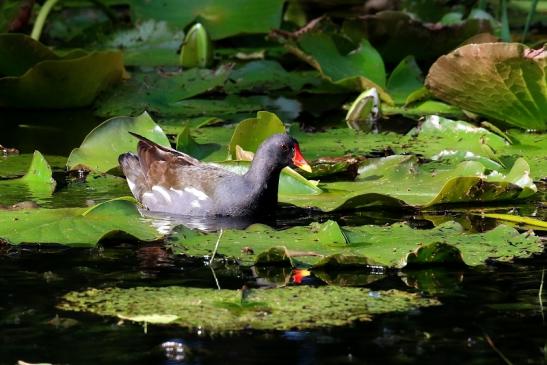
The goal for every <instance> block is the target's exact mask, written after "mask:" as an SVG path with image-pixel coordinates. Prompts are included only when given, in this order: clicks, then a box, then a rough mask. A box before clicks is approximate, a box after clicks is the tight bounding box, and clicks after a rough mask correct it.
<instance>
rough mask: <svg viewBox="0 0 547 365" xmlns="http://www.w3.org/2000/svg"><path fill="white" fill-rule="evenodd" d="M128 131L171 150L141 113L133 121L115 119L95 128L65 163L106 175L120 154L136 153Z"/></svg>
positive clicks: (134, 143) (126, 118)
mask: <svg viewBox="0 0 547 365" xmlns="http://www.w3.org/2000/svg"><path fill="white" fill-rule="evenodd" d="M129 132H134V133H137V134H140V135H142V136H144V137H146V138H148V139H150V140H152V141H154V142H156V143H158V144H160V145H162V146H165V147H170V144H169V140H168V139H167V137H166V136H165V134H164V133H163V131H162V130H161V128H160V127H159V126H158V125H157V124H156V123H155V122H154V121H153V120H152V118H150V115H148V113H146V112H144V113H143V114H141V115H140V116H138V117H134V118H133V117H116V118H112V119H108V120H106V121H104V122H103V123H101V124H100V125H99V126H97V127H96V128H95V129H93V130H92V131H91V132H90V133H89V134H88V135H87V137H86V138H85V139H84V141H83V142H82V144H81V145H80V147H78V148H75V149H74V150H72V152H71V153H70V156H69V157H68V161H67V166H68V168H69V169H70V170H75V169H79V168H84V169H87V170H92V171H99V172H106V171H108V170H111V169H113V168H115V167H117V166H118V156H119V155H121V154H122V153H126V152H135V151H136V150H137V142H138V140H137V138H135V137H134V136H132V135H131V134H129Z"/></svg>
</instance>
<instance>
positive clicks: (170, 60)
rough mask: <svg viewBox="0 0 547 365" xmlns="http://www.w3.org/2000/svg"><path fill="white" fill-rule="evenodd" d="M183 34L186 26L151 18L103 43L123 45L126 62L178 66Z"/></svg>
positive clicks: (121, 31) (130, 64)
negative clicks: (180, 26)
mask: <svg viewBox="0 0 547 365" xmlns="http://www.w3.org/2000/svg"><path fill="white" fill-rule="evenodd" d="M95 21H96V20H95ZM64 22H66V19H64ZM183 38H184V32H183V31H182V30H179V29H177V28H175V27H172V26H169V25H168V24H167V23H166V22H164V21H154V20H147V21H144V22H142V23H138V24H135V26H134V27H133V28H131V29H123V30H119V31H116V32H114V33H113V34H112V36H110V37H109V38H107V40H106V41H105V42H104V43H102V44H101V46H102V47H104V48H106V49H109V48H117V49H119V50H120V51H121V52H122V53H123V59H124V63H125V65H126V66H178V65H179V55H177V50H178V49H179V47H180V43H181V41H182V39H183Z"/></svg>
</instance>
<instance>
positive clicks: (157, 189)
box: [152, 185, 171, 203]
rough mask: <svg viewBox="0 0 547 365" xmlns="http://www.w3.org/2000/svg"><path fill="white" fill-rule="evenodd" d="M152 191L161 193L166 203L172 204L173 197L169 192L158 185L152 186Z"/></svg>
mask: <svg viewBox="0 0 547 365" xmlns="http://www.w3.org/2000/svg"><path fill="white" fill-rule="evenodd" d="M152 190H153V191H155V192H158V193H160V194H161V196H163V199H164V200H165V201H166V202H168V203H171V195H169V192H168V191H167V190H165V189H164V188H162V187H161V186H158V185H154V186H152Z"/></svg>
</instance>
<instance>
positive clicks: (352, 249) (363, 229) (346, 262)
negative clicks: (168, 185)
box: [168, 221, 543, 268]
mask: <svg viewBox="0 0 547 365" xmlns="http://www.w3.org/2000/svg"><path fill="white" fill-rule="evenodd" d="M189 232H192V234H190V233H189ZM217 238H218V234H216V233H211V234H205V233H197V232H194V231H190V230H189V229H188V228H185V227H182V226H180V227H178V228H176V229H175V230H174V231H173V233H172V234H171V236H170V238H169V240H168V245H169V247H171V248H172V249H173V250H174V252H176V253H178V254H185V255H189V256H194V257H201V256H209V255H210V254H211V252H212V250H213V249H214V247H215V243H216V240H217ZM244 248H251V249H252V252H251V253H249V250H243V249H244ZM274 248H275V249H276V250H278V251H279V250H280V249H281V252H286V253H285V256H286V257H290V260H289V261H287V262H290V263H292V264H293V265H294V266H309V265H314V267H321V266H338V267H340V266H356V265H359V264H360V265H361V266H363V265H381V266H386V267H395V268H402V267H405V266H406V265H439V264H445V265H446V264H450V265H453V264H462V263H465V264H466V265H470V266H475V265H481V264H484V263H485V262H486V260H497V261H511V260H512V259H513V258H515V257H529V256H531V255H532V254H534V253H539V252H542V250H543V246H542V244H541V241H540V240H539V239H538V238H537V237H535V236H529V235H525V234H519V233H518V232H517V231H516V230H515V229H513V228H510V227H507V226H499V227H497V228H495V229H493V230H491V231H488V232H485V233H475V234H467V233H465V232H464V231H463V229H462V227H461V226H460V225H459V224H457V223H455V222H447V223H443V224H441V225H439V226H438V227H436V228H433V229H429V230H420V229H413V228H411V227H409V226H408V225H406V224H402V223H397V224H393V225H391V226H387V227H386V226H359V227H344V228H340V227H339V226H338V224H337V223H336V222H332V221H328V222H326V223H324V224H318V223H312V224H311V225H310V226H308V227H293V228H289V229H286V230H282V231H277V230H274V229H272V228H269V227H267V226H263V225H253V226H250V227H249V228H247V229H246V230H244V231H241V230H225V231H224V233H223V235H222V237H221V241H220V245H219V248H218V252H217V254H221V255H225V256H227V257H230V258H235V259H237V260H238V261H239V262H240V263H241V264H242V265H253V264H255V262H257V261H258V259H259V257H260V261H261V264H271V262H268V260H275V261H276V262H278V263H279V261H278V256H276V255H273V256H271V255H265V253H268V252H271V250H272V249H274ZM244 252H245V253H244Z"/></svg>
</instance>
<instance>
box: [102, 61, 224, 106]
mask: <svg viewBox="0 0 547 365" xmlns="http://www.w3.org/2000/svg"><path fill="white" fill-rule="evenodd" d="M230 70H231V65H225V66H221V67H219V68H217V69H216V70H203V69H190V70H185V71H183V72H178V73H172V74H166V73H162V72H157V71H154V72H135V73H134V74H133V77H132V78H131V79H129V80H127V81H124V82H123V83H122V84H120V85H119V86H118V87H116V88H113V89H112V90H111V91H109V92H107V93H105V94H104V95H103V97H101V98H100V99H99V100H97V102H96V106H97V110H96V112H95V113H96V114H97V115H100V116H108V117H114V116H118V115H124V114H126V115H127V114H134V113H142V111H143V110H148V111H150V112H155V113H160V114H168V113H169V112H170V111H171V110H172V111H171V113H175V114H177V111H178V110H179V109H180V108H177V106H176V104H177V102H179V101H181V100H184V99H188V98H191V97H194V96H197V95H200V94H203V93H206V92H208V91H210V90H213V89H214V88H217V87H221V86H222V85H223V84H224V82H225V81H226V80H227V78H228V76H229V75H230ZM179 116H180V113H179Z"/></svg>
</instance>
